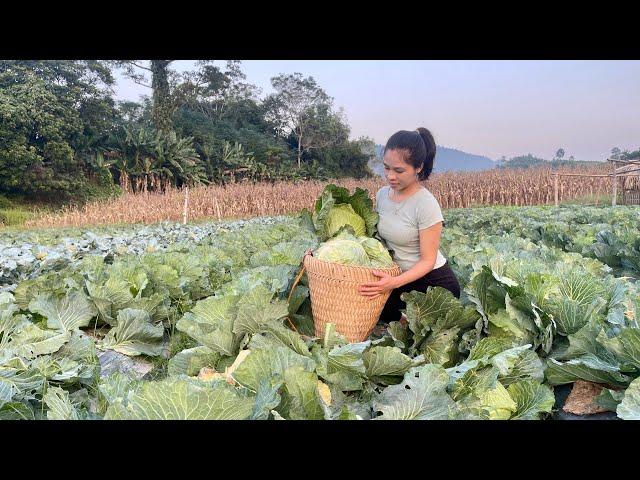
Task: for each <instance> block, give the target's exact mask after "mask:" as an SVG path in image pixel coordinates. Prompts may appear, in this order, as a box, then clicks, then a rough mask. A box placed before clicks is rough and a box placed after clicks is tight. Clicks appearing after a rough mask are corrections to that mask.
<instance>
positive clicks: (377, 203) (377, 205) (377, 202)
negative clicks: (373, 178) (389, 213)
mask: <svg viewBox="0 0 640 480" xmlns="http://www.w3.org/2000/svg"><path fill="white" fill-rule="evenodd" d="M383 188H384V187H382V188H379V189H378V191H377V192H376V212H377V213H380V194H381V193H382V190H383Z"/></svg>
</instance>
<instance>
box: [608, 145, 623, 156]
mask: <svg viewBox="0 0 640 480" xmlns="http://www.w3.org/2000/svg"><path fill="white" fill-rule="evenodd" d="M621 153H622V152H621V150H620V149H619V148H618V147H613V148H612V149H611V158H618V157H619V156H620V154H621Z"/></svg>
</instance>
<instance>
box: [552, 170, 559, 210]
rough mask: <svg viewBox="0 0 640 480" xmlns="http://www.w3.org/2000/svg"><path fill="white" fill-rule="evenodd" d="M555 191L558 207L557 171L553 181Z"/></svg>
mask: <svg viewBox="0 0 640 480" xmlns="http://www.w3.org/2000/svg"><path fill="white" fill-rule="evenodd" d="M553 192H554V194H555V199H556V207H557V206H558V174H557V173H556V178H555V181H554V182H553Z"/></svg>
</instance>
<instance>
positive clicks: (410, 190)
mask: <svg viewBox="0 0 640 480" xmlns="http://www.w3.org/2000/svg"><path fill="white" fill-rule="evenodd" d="M391 190H393V194H394V195H395V196H396V197H407V196H409V195H413V194H414V193H415V192H417V191H418V190H420V184H419V183H418V182H415V183H412V184H411V185H407V186H406V187H405V188H404V189H402V190H401V191H398V190H394V189H393V188H392V189H391Z"/></svg>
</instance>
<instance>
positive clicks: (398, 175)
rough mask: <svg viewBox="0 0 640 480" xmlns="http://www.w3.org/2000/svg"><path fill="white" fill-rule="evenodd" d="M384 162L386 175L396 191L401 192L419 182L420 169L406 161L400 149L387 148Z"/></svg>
mask: <svg viewBox="0 0 640 480" xmlns="http://www.w3.org/2000/svg"><path fill="white" fill-rule="evenodd" d="M382 162H383V163H384V176H385V178H386V179H387V182H389V185H390V186H391V188H392V189H394V190H395V191H397V192H401V191H402V190H404V189H405V188H407V187H408V186H410V185H413V184H414V183H417V182H418V179H417V177H416V174H417V173H418V172H420V169H415V168H413V166H412V165H409V164H408V163H406V162H405V161H404V158H403V156H402V154H401V153H400V151H398V150H387V151H386V152H385V154H384V158H383V159H382Z"/></svg>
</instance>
